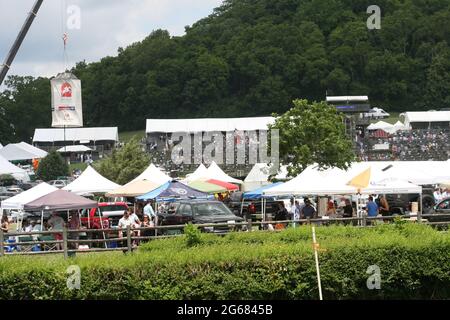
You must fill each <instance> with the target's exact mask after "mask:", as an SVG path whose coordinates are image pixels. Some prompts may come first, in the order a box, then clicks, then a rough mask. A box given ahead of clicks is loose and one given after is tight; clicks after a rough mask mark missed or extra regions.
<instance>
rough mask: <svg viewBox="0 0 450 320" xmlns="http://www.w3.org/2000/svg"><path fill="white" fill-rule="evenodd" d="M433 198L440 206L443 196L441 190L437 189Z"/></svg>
mask: <svg viewBox="0 0 450 320" xmlns="http://www.w3.org/2000/svg"><path fill="white" fill-rule="evenodd" d="M433 197H434V201H435V203H436V204H438V203H439V202H441V200H442V194H441V190H440V189H439V188H436V189H435V190H434V192H433Z"/></svg>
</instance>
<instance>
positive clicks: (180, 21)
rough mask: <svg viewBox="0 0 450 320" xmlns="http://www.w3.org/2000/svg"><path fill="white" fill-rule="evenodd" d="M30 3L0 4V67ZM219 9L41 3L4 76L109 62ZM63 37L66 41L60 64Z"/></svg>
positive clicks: (203, 4)
mask: <svg viewBox="0 0 450 320" xmlns="http://www.w3.org/2000/svg"><path fill="white" fill-rule="evenodd" d="M34 2H35V0H0V64H2V63H3V61H4V59H5V57H6V55H7V53H8V51H9V49H10V47H11V45H12V44H13V42H14V40H15V38H16V37H17V34H18V33H19V30H20V28H21V27H22V24H23V23H24V21H25V18H26V16H27V14H28V12H30V10H31V8H32V6H33V4H34ZM221 3H222V0H44V2H43V4H42V6H41V8H40V10H39V12H38V15H37V17H36V18H35V20H34V22H33V24H32V25H31V28H30V30H29V32H28V34H27V36H26V38H25V40H24V41H23V43H22V46H21V47H20V49H19V52H18V54H17V55H16V58H15V60H14V62H13V64H12V66H11V69H10V70H9V72H8V75H31V76H46V77H50V76H54V75H56V74H57V73H59V72H61V71H63V70H64V68H65V66H68V67H71V66H73V65H75V63H76V62H78V61H82V60H86V62H93V61H98V60H100V59H101V58H102V57H105V56H108V55H109V56H114V55H116V54H117V49H118V48H119V47H123V48H125V47H127V46H128V45H130V44H132V43H134V42H136V41H140V40H142V39H144V38H145V37H146V36H147V35H149V34H150V33H151V32H152V31H153V30H156V29H165V30H168V31H169V32H170V34H171V35H173V36H180V35H183V34H184V27H185V26H187V25H192V24H193V23H194V22H196V21H197V20H199V19H201V18H204V17H206V16H208V15H209V14H211V13H212V12H213V9H214V8H216V7H218V6H220V4H221ZM68 9H69V12H67V10H68ZM73 9H74V10H73ZM78 9H79V15H78V14H77V10H78ZM78 17H79V19H78ZM78 27H79V28H78ZM64 32H67V35H68V40H67V47H66V48H67V50H66V52H67V55H66V56H67V58H66V59H65V58H64V57H65V56H64V44H63V40H62V35H63V34H64ZM0 89H2V88H0Z"/></svg>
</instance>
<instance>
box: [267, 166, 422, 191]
mask: <svg viewBox="0 0 450 320" xmlns="http://www.w3.org/2000/svg"><path fill="white" fill-rule="evenodd" d="M369 167H370V168H371V171H372V174H371V179H370V182H369V186H368V187H367V188H364V189H361V190H358V189H357V188H355V187H352V186H349V185H347V183H348V182H349V181H350V180H351V179H352V178H353V177H355V176H356V175H358V174H359V173H361V172H363V171H364V170H366V169H367V168H369ZM358 191H360V193H362V194H378V193H421V192H422V188H421V187H419V186H417V185H414V184H412V183H410V182H407V181H403V180H399V179H395V178H392V176H390V174H388V173H385V172H384V171H383V170H381V169H380V168H376V167H375V166H372V165H371V163H367V162H362V163H355V164H354V165H352V166H351V167H350V168H349V169H348V170H347V171H345V170H341V169H338V168H330V169H327V170H322V171H321V170H319V169H318V167H317V166H316V165H313V166H309V167H308V168H307V169H306V170H305V171H303V172H302V173H301V174H300V175H298V176H297V177H296V178H294V179H292V180H291V181H288V182H286V183H284V184H282V185H279V186H275V187H273V188H270V189H267V190H264V191H263V194H264V195H268V196H277V195H318V196H326V195H342V194H356V193H358Z"/></svg>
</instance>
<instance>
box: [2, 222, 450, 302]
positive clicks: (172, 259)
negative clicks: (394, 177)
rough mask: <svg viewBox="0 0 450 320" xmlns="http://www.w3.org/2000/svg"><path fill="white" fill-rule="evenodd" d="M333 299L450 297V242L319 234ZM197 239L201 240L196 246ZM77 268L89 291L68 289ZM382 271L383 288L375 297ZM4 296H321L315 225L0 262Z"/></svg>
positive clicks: (419, 232) (409, 234) (418, 235)
mask: <svg viewBox="0 0 450 320" xmlns="http://www.w3.org/2000/svg"><path fill="white" fill-rule="evenodd" d="M316 230H317V239H318V241H319V242H320V248H319V260H320V272H321V277H322V289H323V296H324V299H449V298H450V236H449V234H448V233H447V232H439V231H436V230H434V229H432V228H431V227H429V226H425V225H417V224H396V225H381V226H377V227H374V228H365V229H362V228H357V227H351V226H330V227H318V228H316ZM189 237H194V238H195V241H192V238H189ZM69 265H78V266H79V267H80V269H81V287H80V289H79V290H77V289H74V290H70V289H68V288H67V286H66V281H67V276H68V275H67V274H66V269H67V267H68V266H69ZM372 265H377V266H378V267H379V268H380V271H381V274H380V276H381V288H380V289H379V290H378V289H372V290H369V289H368V287H367V279H368V277H369V276H370V274H367V273H366V271H367V269H368V267H369V266H372ZM0 288H1V289H0V299H182V300H189V299H318V289H317V278H316V270H315V262H314V254H313V249H312V243H311V228H310V227H309V226H302V227H298V228H295V229H288V230H285V231H282V232H252V233H246V232H241V233H232V234H229V235H227V236H224V237H217V236H214V235H208V234H202V235H200V236H198V235H196V234H195V232H193V231H192V230H191V231H190V232H189V233H188V235H183V236H182V237H178V238H173V239H163V240H156V241H152V242H149V243H147V244H143V245H141V247H140V248H139V249H138V250H137V251H136V252H133V253H132V254H123V253H121V252H113V253H85V254H78V255H77V257H75V258H71V259H69V260H64V259H63V257H62V256H61V255H52V256H48V255H47V256H39V257H37V256H33V257H29V256H27V257H25V256H8V257H2V258H0Z"/></svg>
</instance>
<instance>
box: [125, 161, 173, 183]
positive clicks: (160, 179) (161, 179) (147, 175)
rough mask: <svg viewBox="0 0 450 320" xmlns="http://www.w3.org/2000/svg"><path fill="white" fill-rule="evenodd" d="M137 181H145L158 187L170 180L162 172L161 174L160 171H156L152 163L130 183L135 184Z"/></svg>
mask: <svg viewBox="0 0 450 320" xmlns="http://www.w3.org/2000/svg"><path fill="white" fill-rule="evenodd" d="M138 180H147V181H150V182H153V183H155V184H157V185H159V186H160V185H163V184H164V183H166V182H167V181H171V180H172V178H171V177H169V176H168V175H167V174H165V173H164V172H162V171H161V170H160V169H158V168H157V167H156V166H155V165H154V164H153V163H151V164H150V165H149V166H148V167H147V169H145V170H144V172H142V173H141V174H140V175H139V176H137V177H136V178H135V179H133V180H132V181H130V182H135V181H138Z"/></svg>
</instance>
